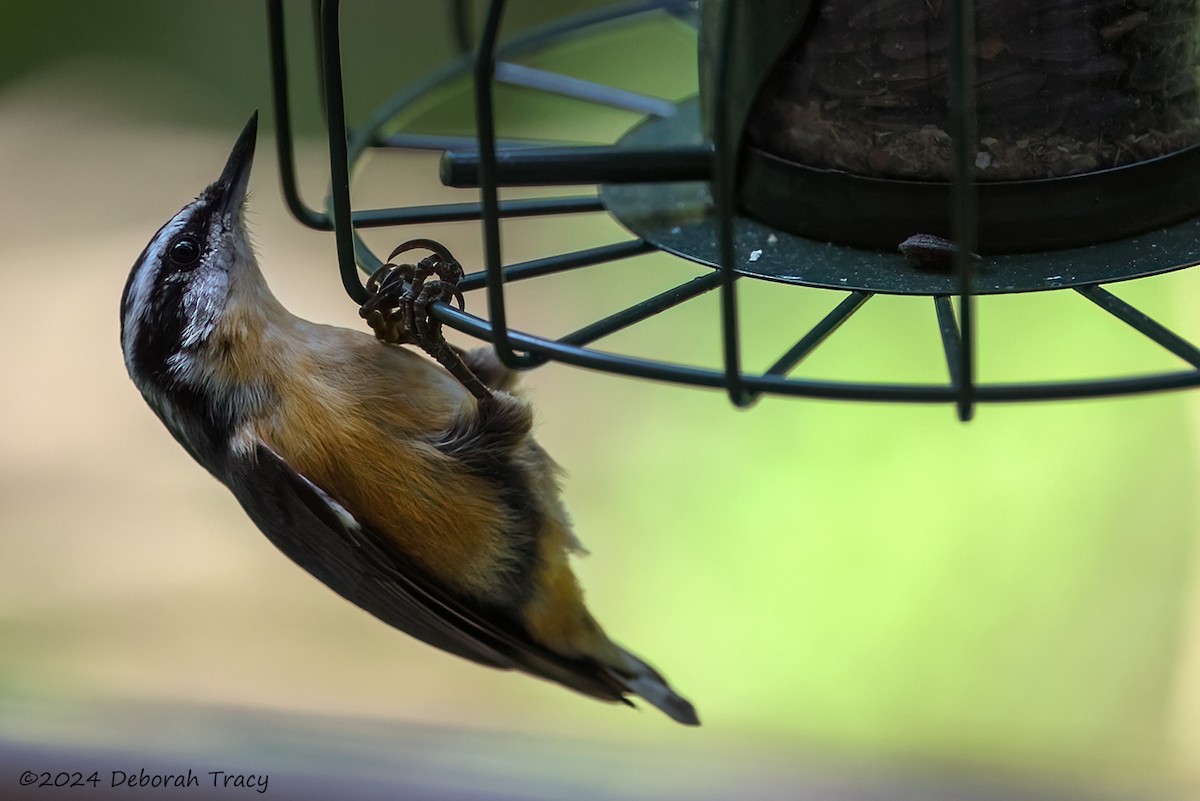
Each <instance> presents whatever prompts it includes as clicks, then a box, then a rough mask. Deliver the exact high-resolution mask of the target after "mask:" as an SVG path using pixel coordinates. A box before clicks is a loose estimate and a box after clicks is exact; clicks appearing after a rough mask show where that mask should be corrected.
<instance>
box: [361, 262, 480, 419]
mask: <svg viewBox="0 0 1200 801" xmlns="http://www.w3.org/2000/svg"><path fill="white" fill-rule="evenodd" d="M418 249H419V250H428V251H430V253H432V254H433V255H431V256H427V257H425V258H424V259H421V261H419V262H417V263H416V264H415V265H414V264H395V263H394V262H393V260H394V259H395V258H396V257H397V256H399V255H400V254H401V253H404V252H406V251H409V250H418ZM462 279H463V268H462V265H461V264H459V263H458V259H456V258H454V256H453V255H452V254H451V253H450V251H449V250H447V249H446V247H445V246H444V245H442V244H441V243H439V242H435V241H433V240H432V239H411V240H409V241H408V242H405V243H404V244H402V245H400V246H399V247H397V248H396V249H395V250H393V251H392V252H391V255H389V256H388V263H387V264H385V265H383V266H382V267H380V268H379V269H378V270H376V271H375V274H374V275H372V276H371V277H370V278H369V279H368V280H367V285H366V289H367V293H368V294H369V297H368V298H367V300H366V301H365V302H364V303H363V304H362V306H361V307H360V308H359V310H358V313H359V315H360V316H361V317H362V318H363V319H364V320H366V321H367V325H369V326H371V330H373V331H374V332H375V336H376V338H378V339H379V340H381V341H383V342H387V343H389V344H393V345H416V346H417V347H419V348H421V349H422V350H424V351H425V352H426V353H428V354H429V355H430V356H432V357H433V358H435V359H437V360H438V362H440V363H441V364H442V366H443V367H445V368H446V369H447V370H449V371H450V373H451V374H452V375H454V377H455V378H457V379H458V380H459V381H460V382H462V384H463V385H464V386H466V388H467V389H469V390H470V391H471V393H472V394H473V395H475V397H477V398H479V399H481V400H482V399H483V398H485V397H489V398H490V397H491V391H490V390H488V389H487V387H486V386H484V384H483V382H482V381H480V380H479V378H478V377H477V376H476V375H475V373H474V372H472V371H471V369H470V368H469V367H467V365H466V364H465V363H464V362H463V360H462V357H461V356H459V354H458V351H456V350H455V349H454V348H451V347H450V345H449V343H447V342H446V338H445V336H444V335H443V334H442V322H441V320H438V319H437V318H436V317H434V316H433V315H432V314H431V313H430V308H431V307H432V306H433V304H434V303H437V302H439V301H440V302H443V303H450V302H451V301H456V302H457V305H458V308H460V309H462V308H464V306H465V305H466V304H465V302H464V300H463V294H462V290H460V289H459V288H458V282H459V281H461V280H462Z"/></svg>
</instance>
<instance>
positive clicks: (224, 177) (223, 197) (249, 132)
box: [213, 111, 258, 215]
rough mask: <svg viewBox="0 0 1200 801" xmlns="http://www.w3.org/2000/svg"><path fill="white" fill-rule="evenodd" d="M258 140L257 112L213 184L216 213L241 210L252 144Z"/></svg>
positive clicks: (251, 161) (250, 161)
mask: <svg viewBox="0 0 1200 801" xmlns="http://www.w3.org/2000/svg"><path fill="white" fill-rule="evenodd" d="M257 138H258V112H257V111H256V112H254V113H253V114H252V115H251V116H250V121H249V122H247V123H246V127H245V128H243V129H242V133H241V135H239V136H238V139H237V142H236V143H235V144H234V146H233V151H232V152H231V153H230V154H229V160H228V161H227V162H225V169H224V170H222V171H221V177H220V178H218V179H217V182H216V183H215V184H213V191H215V192H216V194H217V210H218V213H220V214H222V215H225V214H233V213H235V212H237V211H238V209H240V208H241V205H242V201H243V200H245V199H246V187H247V186H249V184H250V167H251V165H253V164H254V143H255V140H256V139H257Z"/></svg>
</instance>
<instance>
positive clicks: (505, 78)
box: [496, 61, 675, 117]
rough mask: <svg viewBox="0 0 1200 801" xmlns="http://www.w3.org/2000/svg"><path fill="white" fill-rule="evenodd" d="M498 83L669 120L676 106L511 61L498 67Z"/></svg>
mask: <svg viewBox="0 0 1200 801" xmlns="http://www.w3.org/2000/svg"><path fill="white" fill-rule="evenodd" d="M496 80H497V81H500V83H506V84H509V85H511V86H520V87H523V88H525V89H534V90H537V91H541V92H549V93H550V94H556V95H562V96H563V97H569V98H571V99H572V100H583V101H586V102H588V103H596V104H597V105H601V106H608V107H609V108H615V109H621V110H622V111H629V112H632V113H634V114H649V115H651V116H654V117H670V116H671V115H672V114H674V113H675V104H674V103H671V102H668V101H666V100H660V99H659V98H657V97H650V96H648V95H643V94H638V93H637V92H630V91H627V90H624V89H617V88H616V87H614V86H605V85H604V84H602V83H595V82H593V81H585V80H583V79H582V78H572V77H571V76H569V75H560V74H559V73H556V72H547V71H546V70H539V69H535V68H533V67H526V66H523V65H521V64H513V63H512V62H511V61H501V62H499V63H497V64H496Z"/></svg>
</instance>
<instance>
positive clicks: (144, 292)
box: [121, 208, 190, 359]
mask: <svg viewBox="0 0 1200 801" xmlns="http://www.w3.org/2000/svg"><path fill="white" fill-rule="evenodd" d="M189 212H190V210H189V209H187V208H185V209H182V210H181V211H180V212H179V213H178V214H176V215H175V216H174V217H172V218H171V220H170V222H168V223H167V224H166V225H164V226H163V227H162V228H160V229H159V230H158V233H157V234H155V235H154V238H153V239H151V240H150V244H149V245H147V246H146V253H145V255H144V256H142V261H141V263H140V264H139V265H138V266H137V274H136V275H135V276H134V278H133V283H132V284H130V285H129V298H128V300H127V301H126V304H127V305H126V309H125V336H124V337H123V339H122V341H121V348H122V349H123V350H124V352H125V358H126V359H128V358H129V357H130V355H131V354H132V353H133V343H134V342H136V341H137V338H138V333H139V332H140V330H141V327H142V321H143V318H144V317H145V315H146V310H147V309H148V308H149V306H150V300H151V299H150V295H151V294H152V293H153V291H154V279H155V277H156V276H157V275H158V272H159V263H160V262H161V261H162V258H163V251H164V250H165V249H166V247H167V244H168V243H169V242H170V241H171V240H172V239H174V238H175V235H176V234H177V233H179V231H180V230H181V229H182V228H183V227H184V224H185V223H187V221H188V217H189V216H190V213H189Z"/></svg>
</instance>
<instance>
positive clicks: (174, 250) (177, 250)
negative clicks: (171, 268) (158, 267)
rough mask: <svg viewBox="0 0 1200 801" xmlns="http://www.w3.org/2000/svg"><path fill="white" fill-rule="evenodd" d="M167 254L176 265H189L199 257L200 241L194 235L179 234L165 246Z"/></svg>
mask: <svg viewBox="0 0 1200 801" xmlns="http://www.w3.org/2000/svg"><path fill="white" fill-rule="evenodd" d="M167 255H168V256H169V257H170V258H171V263H172V264H174V265H175V266H176V267H191V266H192V265H193V264H195V263H196V261H197V260H198V259H199V258H200V243H199V242H197V241H196V237H194V236H190V235H185V236H181V237H179V238H178V239H176V240H175V241H174V242H172V243H171V246H170V247H169V248H167Z"/></svg>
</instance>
